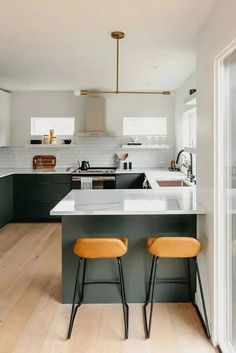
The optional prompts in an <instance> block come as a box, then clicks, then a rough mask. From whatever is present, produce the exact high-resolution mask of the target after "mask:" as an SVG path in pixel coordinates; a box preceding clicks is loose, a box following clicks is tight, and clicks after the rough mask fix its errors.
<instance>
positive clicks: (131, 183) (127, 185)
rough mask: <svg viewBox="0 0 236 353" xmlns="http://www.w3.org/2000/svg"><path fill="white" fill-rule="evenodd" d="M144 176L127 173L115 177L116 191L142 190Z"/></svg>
mask: <svg viewBox="0 0 236 353" xmlns="http://www.w3.org/2000/svg"><path fill="white" fill-rule="evenodd" d="M144 177H145V176H144V174H142V173H127V174H118V175H117V176H116V189H142V187H143V181H144Z"/></svg>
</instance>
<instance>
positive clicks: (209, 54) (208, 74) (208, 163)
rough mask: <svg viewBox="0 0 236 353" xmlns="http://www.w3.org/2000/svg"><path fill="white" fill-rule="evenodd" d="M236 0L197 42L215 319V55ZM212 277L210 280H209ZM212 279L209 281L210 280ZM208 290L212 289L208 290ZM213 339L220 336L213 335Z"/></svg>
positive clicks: (202, 188)
mask: <svg viewBox="0 0 236 353" xmlns="http://www.w3.org/2000/svg"><path fill="white" fill-rule="evenodd" d="M235 14H236V1H235V0H227V1H221V2H218V5H217V6H216V7H215V9H214V11H213V12H212V13H211V15H210V17H209V18H208V20H207V22H206V24H205V26H204V27H203V28H202V30H201V32H200V33H199V35H198V45H197V87H198V95H197V101H198V124H197V133H198V139H197V146H198V158H197V173H198V180H197V190H198V199H199V201H200V202H201V203H202V205H203V206H204V207H205V208H206V209H207V216H201V217H199V221H198V234H199V238H200V240H201V241H202V243H203V246H204V251H203V255H202V256H201V257H200V268H201V270H202V273H203V275H204V277H203V284H204V289H205V292H206V293H207V294H208V298H207V299H208V300H207V306H208V311H209V312H210V314H211V323H213V320H214V311H213V308H214V303H215V298H214V277H213V276H214V57H215V56H216V55H217V54H218V53H219V52H220V51H221V50H222V49H223V48H225V47H226V46H227V45H228V44H229V43H230V42H231V41H232V40H233V39H234V38H236V21H235ZM207 278H208V281H207ZM207 283H208V284H207ZM207 290H208V292H207ZM213 339H216V337H215V336H213Z"/></svg>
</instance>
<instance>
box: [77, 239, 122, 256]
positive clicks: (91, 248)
mask: <svg viewBox="0 0 236 353" xmlns="http://www.w3.org/2000/svg"><path fill="white" fill-rule="evenodd" d="M127 250H128V239H127V238H123V237H120V238H79V239H77V240H76V242H75V244H74V248H73V251H74V253H75V254H76V255H77V256H80V257H83V258H88V259H89V258H90V259H101V258H114V257H120V256H123V255H124V254H125V253H126V252H127Z"/></svg>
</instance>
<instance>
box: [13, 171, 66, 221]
mask: <svg viewBox="0 0 236 353" xmlns="http://www.w3.org/2000/svg"><path fill="white" fill-rule="evenodd" d="M70 191H71V176H70V175H63V174H56V175H55V174H54V175H51V174H47V175H41V174H37V175H31V174H25V175H20V174H18V175H16V176H15V181H14V219H15V220H16V221H22V220H26V221H27V220H29V221H30V220H52V219H57V218H58V217H53V216H50V211H51V209H52V208H53V207H54V206H55V205H56V204H57V203H58V202H59V201H61V200H62V199H63V198H64V197H65V196H66V195H67V194H68V193H69V192H70ZM58 219H60V218H58Z"/></svg>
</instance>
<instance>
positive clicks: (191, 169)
mask: <svg viewBox="0 0 236 353" xmlns="http://www.w3.org/2000/svg"><path fill="white" fill-rule="evenodd" d="M183 152H185V153H189V155H190V166H189V173H190V179H192V177H193V155H192V153H191V152H186V151H185V150H181V151H179V153H178V155H177V159H176V164H178V163H179V158H180V156H181V154H182V153H183Z"/></svg>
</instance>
